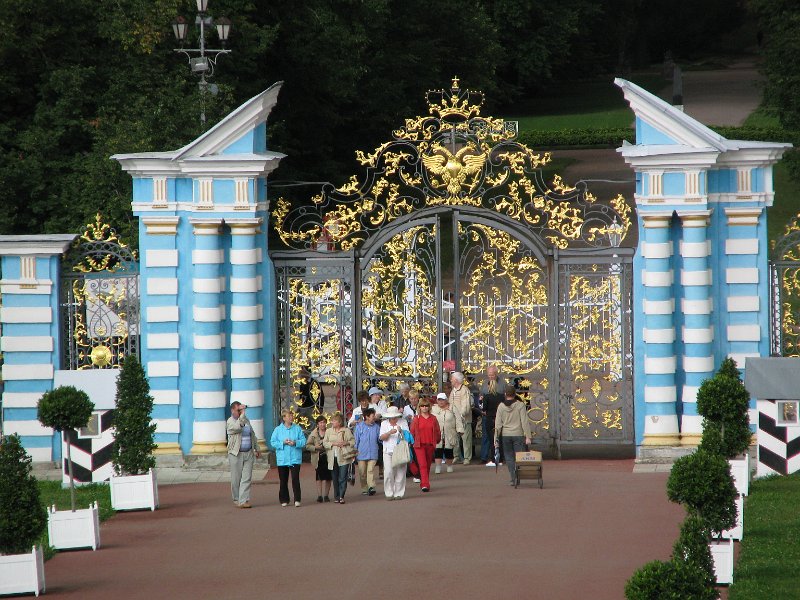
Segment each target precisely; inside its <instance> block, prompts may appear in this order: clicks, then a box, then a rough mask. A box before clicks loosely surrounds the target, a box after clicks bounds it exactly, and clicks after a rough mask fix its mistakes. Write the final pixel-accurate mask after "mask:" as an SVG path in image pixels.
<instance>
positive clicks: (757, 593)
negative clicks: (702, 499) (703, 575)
mask: <svg viewBox="0 0 800 600" xmlns="http://www.w3.org/2000/svg"><path fill="white" fill-rule="evenodd" d="M798 506H800V474H794V475H789V476H785V477H768V478H765V479H761V480H758V481H754V482H753V484H752V485H751V487H750V496H748V498H747V500H746V503H745V521H744V533H745V534H744V538H743V539H742V552H741V555H740V557H739V562H738V563H737V565H736V572H735V575H734V584H733V585H732V586H731V587H730V591H729V596H728V597H729V599H730V600H745V599H747V600H760V599H762V598H763V599H764V600H773V599H774V598H798V597H800V593H799V592H798V582H797V565H798V564H800V513H799V512H798V511H797V507H798Z"/></svg>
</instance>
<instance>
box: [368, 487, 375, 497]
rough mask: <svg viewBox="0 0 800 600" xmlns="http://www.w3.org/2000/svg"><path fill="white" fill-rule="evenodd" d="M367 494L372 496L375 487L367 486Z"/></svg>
mask: <svg viewBox="0 0 800 600" xmlns="http://www.w3.org/2000/svg"><path fill="white" fill-rule="evenodd" d="M367 494H369V495H370V496H374V495H375V488H369V490H368V491H367Z"/></svg>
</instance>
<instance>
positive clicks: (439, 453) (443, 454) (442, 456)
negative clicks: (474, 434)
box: [431, 392, 466, 473]
mask: <svg viewBox="0 0 800 600" xmlns="http://www.w3.org/2000/svg"><path fill="white" fill-rule="evenodd" d="M431 414H432V415H433V416H434V417H436V420H437V421H438V422H439V431H441V439H440V441H439V443H438V444H436V449H435V450H434V457H435V458H436V469H435V471H434V472H435V473H441V472H442V463H444V464H445V465H446V466H447V472H448V473H452V472H453V464H454V463H455V459H454V458H453V448H454V447H456V446H457V445H458V436H459V434H461V433H462V432H463V431H464V428H465V427H466V425H465V424H464V419H463V418H462V417H461V413H459V412H456V411H454V410H453V409H452V408H451V407H450V403H449V402H448V401H447V395H446V394H444V393H443V392H439V394H437V395H436V406H434V407H433V409H431ZM448 458H449V459H450V465H447V459H448Z"/></svg>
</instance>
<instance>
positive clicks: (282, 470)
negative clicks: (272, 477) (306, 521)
mask: <svg viewBox="0 0 800 600" xmlns="http://www.w3.org/2000/svg"><path fill="white" fill-rule="evenodd" d="M281 419H283V423H281V424H280V425H278V426H277V427H276V428H275V431H273V432H272V437H271V438H270V440H269V443H270V446H272V447H273V448H275V458H276V459H277V460H276V462H277V463H278V476H279V477H280V480H281V487H280V490H279V491H278V499H279V500H280V502H281V506H289V473H291V474H292V493H293V494H294V505H295V506H300V465H301V464H302V462H303V448H304V447H305V445H306V436H305V435H303V430H302V429H300V426H299V425H298V424H297V423H294V413H292V411H290V410H288V409H283V410H282V411H281Z"/></svg>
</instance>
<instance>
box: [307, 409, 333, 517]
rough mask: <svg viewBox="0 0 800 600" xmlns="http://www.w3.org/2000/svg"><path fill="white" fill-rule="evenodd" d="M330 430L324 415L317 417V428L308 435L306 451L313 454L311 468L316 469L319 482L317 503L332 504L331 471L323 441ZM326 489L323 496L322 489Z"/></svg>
mask: <svg viewBox="0 0 800 600" xmlns="http://www.w3.org/2000/svg"><path fill="white" fill-rule="evenodd" d="M327 429H328V421H327V419H325V417H323V416H322V415H320V416H318V417H317V427H316V428H315V429H314V431H312V432H311V433H310V434H309V435H308V439H307V440H306V450H308V451H309V452H310V453H311V466H312V467H314V473H315V479H316V480H317V502H323V501H324V502H330V501H331V499H330V497H329V495H330V493H331V470H330V469H329V468H328V456H327V454H326V453H325V446H323V445H322V440H323V439H324V438H325V431H327ZM323 487H324V488H325V493H324V495H323V493H322V488H323Z"/></svg>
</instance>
